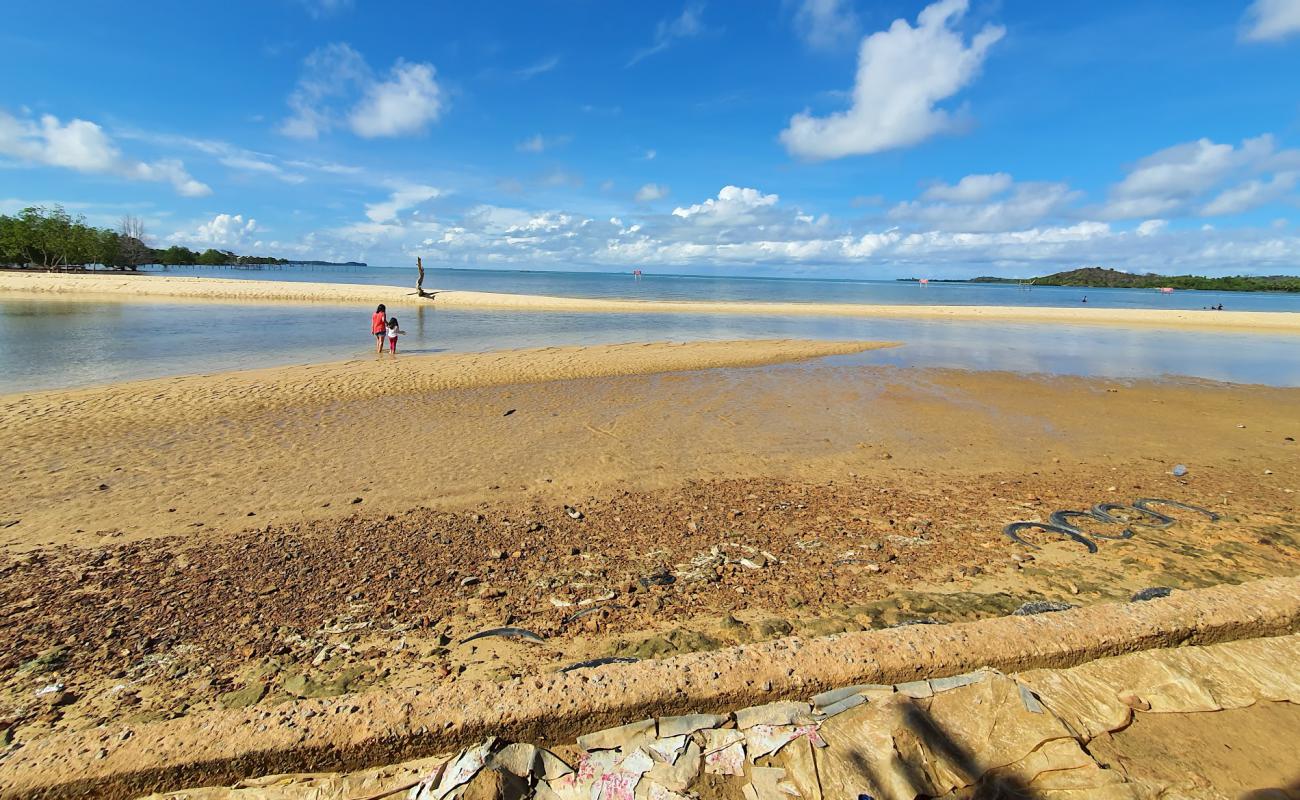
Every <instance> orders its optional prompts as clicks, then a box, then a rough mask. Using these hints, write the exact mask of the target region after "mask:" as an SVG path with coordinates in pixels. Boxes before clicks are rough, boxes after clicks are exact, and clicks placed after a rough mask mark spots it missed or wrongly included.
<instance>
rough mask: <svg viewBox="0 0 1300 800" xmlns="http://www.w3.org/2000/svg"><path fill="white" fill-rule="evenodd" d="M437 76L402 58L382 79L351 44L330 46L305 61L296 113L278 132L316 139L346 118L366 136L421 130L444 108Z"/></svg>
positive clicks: (292, 101)
mask: <svg viewBox="0 0 1300 800" xmlns="http://www.w3.org/2000/svg"><path fill="white" fill-rule="evenodd" d="M435 75H436V72H435V70H434V68H433V65H431V64H420V63H412V62H408V61H403V60H402V59H398V60H397V62H396V63H395V64H393V67H392V69H391V70H389V74H388V76H387V77H385V78H383V79H379V78H376V77H375V75H374V73H373V72H372V71H371V69H370V66H369V65H368V64H367V63H366V60H365V58H364V57H363V56H362V55H361V54H360V53H358V52H357V51H356V50H355V49H353V48H352V46H351V45H348V44H346V43H343V42H338V43H334V44H329V45H325V46H324V47H320V48H317V49H316V50H315V51H313V52H312V53H311V54H310V55H309V56H307V58H306V59H305V60H304V61H303V72H302V75H301V77H300V78H299V79H298V84H297V86H296V87H295V88H294V90H293V92H292V93H291V94H290V95H289V100H288V104H289V109H290V111H291V112H292V113H291V114H290V116H289V117H288V118H287V119H285V120H284V121H283V122H282V123H281V124H280V127H279V130H280V132H281V133H283V134H284V135H286V136H292V137H294V138H299V139H315V138H318V137H319V136H320V135H321V134H323V133H327V132H328V131H330V130H331V129H333V128H335V127H338V126H339V125H341V124H343V123H344V121H346V124H347V126H348V127H349V128H350V129H351V130H352V132H353V133H355V134H356V135H358V136H361V137H363V138H367V139H373V138H378V137H391V136H407V135H410V134H415V133H420V132H421V131H423V130H425V129H426V128H427V127H428V125H429V124H430V123H432V122H434V121H436V120H437V119H438V117H439V116H440V115H441V113H442V111H443V107H444V103H443V93H442V89H441V87H440V86H439V85H438V81H437V79H436V77H435ZM348 106H351V108H350V110H349V109H348V108H347V107H348Z"/></svg>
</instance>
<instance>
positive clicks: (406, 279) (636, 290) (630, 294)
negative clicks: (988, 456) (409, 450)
mask: <svg viewBox="0 0 1300 800" xmlns="http://www.w3.org/2000/svg"><path fill="white" fill-rule="evenodd" d="M148 271H150V272H159V273H161V274H167V275H185V276H202V277H211V278H243V279H251V280H273V281H313V282H318V283H363V284H370V285H384V286H407V287H410V288H411V289H414V288H415V280H416V271H415V268H414V267H406V268H396V267H347V266H338V267H333V266H317V267H283V268H270V269H222V268H213V267H166V268H161V267H155V268H152V269H150V270H148ZM424 288H425V289H426V290H430V291H432V290H437V289H450V290H460V291H475V292H502V293H506V294H533V295H552V296H557V297H597V298H618V299H629V300H725V301H744V302H790V303H868V304H874V303H881V304H886V305H962V306H1058V307H1061V306H1064V307H1071V306H1078V305H1083V303H1082V301H1083V299H1084V298H1085V297H1086V298H1087V299H1088V303H1087V305H1088V306H1090V307H1091V306H1097V307H1101V308H1170V309H1180V310H1188V309H1197V310H1199V309H1202V308H1210V307H1213V306H1217V305H1219V304H1220V303H1222V304H1223V307H1224V309H1225V310H1231V311H1300V294H1288V293H1282V292H1200V291H1181V290H1180V291H1176V292H1172V293H1169V294H1164V293H1161V292H1159V291H1157V290H1155V289H1081V288H1079V287H1077V286H1016V285H1012V284H1000V283H929V284H920V283H913V282H902V281H880V280H874V281H872V280H835V279H820V278H809V277H800V278H770V277H768V278H764V277H739V278H737V277H709V276H701V275H661V274H647V275H643V276H642V277H640V278H636V277H634V276H632V275H631V274H629V273H626V272H624V273H593V272H546V271H527V270H488V269H426V270H425V276H424Z"/></svg>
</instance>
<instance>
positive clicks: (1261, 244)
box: [290, 183, 1300, 276]
mask: <svg viewBox="0 0 1300 800" xmlns="http://www.w3.org/2000/svg"><path fill="white" fill-rule="evenodd" d="M1062 194H1065V195H1066V196H1067V201H1069V200H1070V199H1072V198H1073V197H1074V196H1075V193H1074V192H1072V191H1070V190H1069V189H1068V187H1065V186H1064V184H1054V183H1021V184H1016V183H1013V184H1012V186H1011V187H1010V188H1009V189H1007V190H1005V192H1004V193H1003V194H998V195H994V196H992V197H989V198H988V199H987V200H985V201H984V202H971V203H956V202H951V201H938V202H936V201H931V200H925V199H924V198H918V201H917V205H918V206H919V207H922V208H927V209H928V208H931V207H938V208H942V209H945V210H946V211H947V212H948V213H949V214H952V215H954V219H956V220H957V224H969V223H968V222H965V221H963V218H962V217H960V216H959V215H961V214H965V215H967V217H966V218H965V219H967V220H969V219H974V220H977V221H979V220H984V222H983V224H984V225H985V226H986V227H987V229H984V230H961V229H957V228H950V227H945V225H946V224H947V223H946V222H937V221H934V220H933V219H923V218H921V217H920V216H917V215H913V216H911V217H909V218H907V219H902V220H896V221H893V222H889V223H884V224H882V223H880V222H879V221H878V220H877V221H871V220H866V221H863V220H836V219H833V218H831V217H829V216H827V215H825V214H821V215H816V214H813V213H808V212H806V211H804V210H802V209H799V208H793V207H789V206H783V205H782V204H781V202H780V200H779V199H778V198H777V197H776V195H772V194H765V193H763V192H761V191H759V190H757V189H753V188H740V187H735V186H728V187H724V188H723V190H722V191H720V192H719V193H718V195H717V196H716V197H712V198H708V199H705V200H702V201H701V202H699V203H695V204H690V205H685V206H681V207H678V208H676V209H674V211H673V212H672V213H661V212H660V213H655V212H647V211H645V210H644V209H640V210H633V209H629V210H628V211H627V212H624V213H621V214H617V215H615V216H612V217H611V216H610V215H609V214H608V212H602V213H600V214H595V213H592V214H584V213H581V212H578V211H574V210H572V209H562V208H542V209H535V208H510V207H503V206H495V205H478V206H473V207H471V208H470V209H468V210H466V211H463V212H460V213H454V212H453V213H450V214H448V215H446V216H445V217H440V218H439V220H437V221H431V220H427V219H425V218H423V217H415V216H413V215H405V214H404V215H400V216H396V217H394V218H392V219H390V220H388V221H382V222H381V221H375V220H372V219H363V220H361V221H358V222H356V223H354V224H352V225H347V226H344V227H342V228H339V229H336V230H334V231H332V232H329V234H328V235H324V234H323V235H321V236H320V238H318V239H316V240H315V241H313V242H312V245H313V247H310V248H309V247H307V245H306V244H301V243H300V244H298V245H290V248H300V249H298V250H290V251H292V252H314V253H317V254H321V253H324V254H327V255H326V257H333V258H362V259H366V258H367V253H374V252H375V251H380V252H382V253H383V254H384V255H383V256H376V258H380V257H383V258H388V259H390V260H391V261H393V262H396V261H399V260H401V259H405V258H408V257H412V256H414V255H423V256H424V257H425V259H426V261H434V262H435V263H446V264H464V265H467V266H484V265H502V266H507V265H518V264H528V265H537V266H545V265H552V266H564V267H569V266H573V265H592V266H604V267H620V268H621V267H624V266H626V265H627V264H628V263H637V264H645V265H662V266H665V267H672V266H685V265H691V266H695V267H698V268H700V269H705V270H707V269H711V268H718V267H724V268H725V267H730V268H732V269H737V268H740V269H745V270H747V271H748V270H758V271H760V272H761V271H768V272H773V273H779V274H789V273H790V272H791V271H793V270H798V271H815V270H819V269H822V268H828V269H833V270H834V271H836V272H838V273H839V274H856V275H859V276H869V275H871V274H873V273H876V271H877V270H879V271H880V272H879V273H876V274H883V275H903V274H918V271H920V272H922V273H924V274H929V275H933V276H945V275H954V276H956V275H962V274H966V275H969V274H971V273H972V272H978V273H979V274H994V275H1016V276H1029V275H1041V274H1046V273H1049V272H1054V271H1057V270H1059V269H1066V268H1071V267H1076V266H1079V265H1080V264H1106V265H1108V266H1114V267H1116V268H1120V269H1127V270H1131V271H1139V272H1145V271H1155V272H1164V273H1170V272H1199V273H1206V274H1223V273H1224V272H1225V271H1226V272H1233V273H1241V272H1276V271H1278V270H1280V269H1286V268H1287V267H1288V266H1289V265H1292V264H1294V263H1295V262H1296V260H1297V259H1300V236H1297V235H1294V234H1288V233H1287V229H1277V228H1272V227H1267V228H1264V229H1256V228H1237V229H1228V230H1215V229H1213V228H1208V227H1207V228H1206V229H1204V230H1197V229H1195V228H1190V227H1181V228H1178V229H1174V228H1172V227H1171V226H1168V225H1166V223H1165V221H1164V218H1153V219H1147V220H1144V221H1143V223H1142V224H1140V225H1137V226H1136V227H1135V228H1115V227H1112V226H1111V225H1110V224H1108V223H1106V222H1104V221H1101V220H1097V219H1088V218H1085V217H1082V216H1080V215H1082V214H1083V213H1085V212H1086V209H1084V208H1080V207H1077V206H1072V205H1069V204H1068V202H1067V203H1066V207H1064V208H1060V207H1056V208H1055V210H1054V211H1052V212H1051V213H1049V214H1048V216H1047V217H1046V218H1044V219H1043V220H1041V221H1038V222H1034V223H1032V224H1023V220H1025V219H1030V218H1032V217H1033V214H1031V213H1029V212H1027V211H1026V212H1024V215H1023V216H1022V217H1021V218H1020V220H1017V219H1016V218H1015V213H1013V210H1005V209H1006V208H1007V204H1014V203H1015V202H1017V198H1020V200H1023V201H1024V202H1025V203H1026V204H1028V205H1032V202H1031V201H1032V200H1034V199H1036V198H1039V199H1040V202H1041V198H1059V197H1060V196H1061V195H1062ZM967 196H975V195H967ZM998 204H1003V208H1004V211H1003V212H1002V217H1001V219H1002V221H1003V222H1005V223H1006V224H1008V225H1013V224H1017V223H1018V222H1019V223H1022V224H1019V225H1018V226H1016V227H1008V228H1005V229H994V228H993V223H992V222H991V221H989V220H991V219H993V218H994V216H991V214H992V212H990V211H989V210H988V209H989V208H990V207H996V206H998ZM1048 205H1049V206H1050V205H1051V203H1048ZM936 213H937V212H936ZM1071 217H1073V218H1071ZM371 260H373V259H371Z"/></svg>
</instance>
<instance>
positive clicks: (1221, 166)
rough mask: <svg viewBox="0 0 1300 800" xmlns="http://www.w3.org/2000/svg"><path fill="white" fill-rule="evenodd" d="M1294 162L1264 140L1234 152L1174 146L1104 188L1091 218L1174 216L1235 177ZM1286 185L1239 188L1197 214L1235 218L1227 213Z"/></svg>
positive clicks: (1208, 144)
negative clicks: (1107, 189)
mask: <svg viewBox="0 0 1300 800" xmlns="http://www.w3.org/2000/svg"><path fill="white" fill-rule="evenodd" d="M1296 156H1297V153H1296V151H1294V150H1284V151H1278V150H1277V147H1276V145H1275V143H1274V140H1273V137H1272V136H1269V135H1264V136H1257V137H1255V138H1253V139H1246V140H1244V141H1243V142H1242V143H1241V145H1240V146H1238V147H1234V146H1233V145H1231V144H1219V143H1216V142H1213V141H1210V140H1209V139H1198V140H1196V141H1194V142H1186V143H1183V144H1177V145H1174V146H1173V147H1167V148H1165V149H1163V150H1159V151H1157V152H1155V153H1152V154H1151V155H1149V156H1146V157H1145V158H1142V159H1139V160H1138V161H1137V163H1135V164H1134V165H1133V166H1132V167H1131V168H1130V169H1129V171H1128V174H1127V175H1125V176H1124V179H1123V180H1121V181H1120V182H1119V183H1117V184H1115V185H1114V186H1112V187H1111V188H1110V192H1109V198H1108V200H1107V202H1106V203H1105V205H1103V206H1102V207H1101V208H1099V209H1098V210H1097V214H1098V215H1099V216H1102V217H1105V218H1107V219H1137V218H1142V217H1157V216H1168V215H1170V214H1175V213H1180V212H1182V211H1185V210H1186V209H1187V208H1188V207H1189V206H1190V205H1191V204H1192V203H1194V202H1195V201H1196V200H1197V198H1199V197H1202V196H1203V195H1205V194H1206V193H1207V192H1210V191H1212V190H1214V189H1215V188H1216V187H1219V186H1221V185H1223V184H1224V183H1225V182H1227V181H1229V180H1230V179H1232V178H1233V177H1235V176H1239V175H1241V174H1243V173H1260V172H1270V171H1273V170H1275V169H1278V168H1279V166H1280V165H1289V164H1291V163H1292V162H1294V161H1295V160H1296ZM1279 175H1281V173H1279ZM1288 180H1290V179H1289V178H1282V179H1281V181H1280V182H1279V183H1277V184H1271V185H1270V184H1262V183H1261V184H1258V185H1254V186H1252V185H1249V184H1248V185H1246V186H1243V187H1239V189H1240V191H1231V192H1229V193H1225V194H1226V195H1227V196H1226V197H1225V196H1221V197H1220V198H1216V199H1215V200H1213V201H1211V202H1209V203H1207V204H1206V205H1205V206H1204V208H1203V213H1207V214H1225V213H1236V212H1235V211H1233V209H1238V210H1245V209H1246V208H1247V206H1248V205H1249V202H1250V201H1251V200H1252V199H1253V198H1256V197H1264V198H1267V199H1264V200H1261V201H1260V202H1261V204H1262V203H1263V202H1268V200H1271V199H1275V198H1276V197H1277V196H1280V194H1281V193H1282V192H1284V191H1285V190H1286V188H1288V187H1287V186H1286V185H1285V184H1286V183H1287V181H1288Z"/></svg>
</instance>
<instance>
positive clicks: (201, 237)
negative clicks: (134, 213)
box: [167, 214, 260, 250]
mask: <svg viewBox="0 0 1300 800" xmlns="http://www.w3.org/2000/svg"><path fill="white" fill-rule="evenodd" d="M257 231H258V227H257V220H255V219H253V218H252V217H249V218H248V219H247V220H245V219H244V215H243V214H217V215H216V216H215V217H213V218H212V219H210V220H208V221H207V222H203V223H200V224H199V225H198V227H196V228H194V229H193V230H189V231H176V232H175V233H173V234H171V235H170V236H168V237H167V241H169V242H172V243H173V244H186V245H190V246H196V247H215V248H217V249H219V250H234V249H237V248H239V247H242V246H244V245H248V244H254V245H260V242H254V241H253V239H254V238H255V237H254V234H255V233H256V232H257Z"/></svg>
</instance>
